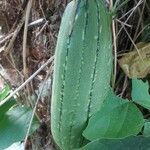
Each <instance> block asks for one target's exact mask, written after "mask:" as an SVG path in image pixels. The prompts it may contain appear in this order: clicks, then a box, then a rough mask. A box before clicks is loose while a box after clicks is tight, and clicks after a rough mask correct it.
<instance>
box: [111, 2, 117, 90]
mask: <svg viewBox="0 0 150 150" xmlns="http://www.w3.org/2000/svg"><path fill="white" fill-rule="evenodd" d="M109 9H110V10H112V9H113V0H110V5H109ZM112 32H113V52H114V67H113V77H112V87H113V89H114V87H115V82H116V75H117V42H116V28H115V20H114V19H113V20H112Z"/></svg>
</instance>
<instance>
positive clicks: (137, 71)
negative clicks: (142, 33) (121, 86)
mask: <svg viewBox="0 0 150 150" xmlns="http://www.w3.org/2000/svg"><path fill="white" fill-rule="evenodd" d="M136 46H137V48H138V51H139V53H138V51H137V50H136V49H134V50H133V51H132V52H129V53H127V54H125V55H124V56H123V57H122V58H121V59H119V60H118V62H119V65H120V67H121V68H122V69H123V71H124V72H125V74H126V75H127V76H128V77H129V78H144V77H146V75H147V74H148V72H149V70H150V43H143V42H141V43H138V44H137V45H136Z"/></svg>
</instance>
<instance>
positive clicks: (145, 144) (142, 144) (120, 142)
mask: <svg viewBox="0 0 150 150" xmlns="http://www.w3.org/2000/svg"><path fill="white" fill-rule="evenodd" d="M149 141H150V137H142V136H131V137H127V138H124V139H103V140H97V141H93V142H90V143H89V144H87V145H86V146H84V147H82V148H79V149H76V150H150V142H149Z"/></svg>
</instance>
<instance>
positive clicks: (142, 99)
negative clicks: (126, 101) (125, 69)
mask: <svg viewBox="0 0 150 150" xmlns="http://www.w3.org/2000/svg"><path fill="white" fill-rule="evenodd" d="M148 89H149V85H148V82H145V83H144V82H143V81H142V80H137V79H132V99H133V101H135V102H136V103H138V104H140V105H142V106H143V107H145V108H147V109H150V94H149V92H148Z"/></svg>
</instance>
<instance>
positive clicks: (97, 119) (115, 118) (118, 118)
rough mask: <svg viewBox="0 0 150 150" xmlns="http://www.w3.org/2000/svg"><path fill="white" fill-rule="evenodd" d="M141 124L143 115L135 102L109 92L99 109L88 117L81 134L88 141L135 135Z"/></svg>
mask: <svg viewBox="0 0 150 150" xmlns="http://www.w3.org/2000/svg"><path fill="white" fill-rule="evenodd" d="M143 124H144V119H143V115H142V113H141V112H140V111H139V109H138V108H137V107H136V105H135V104H133V103H132V102H129V101H127V100H123V99H121V98H119V97H117V96H115V95H114V94H113V93H112V92H110V93H109V95H108V97H107V98H106V100H105V103H104V104H103V107H102V108H101V109H100V111H98V112H97V113H96V114H95V115H93V116H92V117H91V118H90V119H89V123H88V126H87V128H86V129H85V130H84V132H83V136H84V137H85V138H87V139H88V140H90V141H92V140H96V139H101V138H124V137H127V136H130V135H137V134H138V133H139V132H140V130H141V128H142V126H143Z"/></svg>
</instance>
